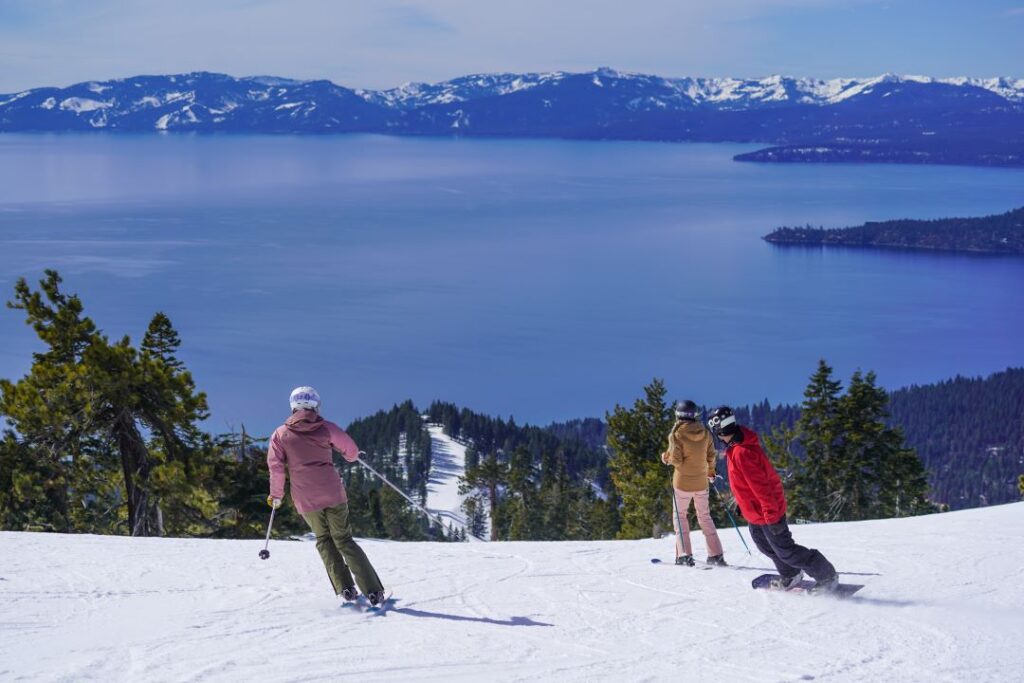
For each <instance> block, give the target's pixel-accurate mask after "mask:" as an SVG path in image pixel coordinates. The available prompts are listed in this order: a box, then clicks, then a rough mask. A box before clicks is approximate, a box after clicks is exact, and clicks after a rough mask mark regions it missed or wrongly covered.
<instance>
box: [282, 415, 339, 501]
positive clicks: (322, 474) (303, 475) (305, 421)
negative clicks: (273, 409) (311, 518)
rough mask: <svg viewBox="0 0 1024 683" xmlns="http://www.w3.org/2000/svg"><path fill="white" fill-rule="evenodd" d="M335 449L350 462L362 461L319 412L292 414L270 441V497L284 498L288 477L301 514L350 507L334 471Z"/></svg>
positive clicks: (335, 428) (335, 426)
mask: <svg viewBox="0 0 1024 683" xmlns="http://www.w3.org/2000/svg"><path fill="white" fill-rule="evenodd" d="M332 449H333V450H336V451H338V452H340V453H341V454H342V456H343V457H344V458H345V460H348V461H349V462H355V461H356V460H358V459H359V448H358V447H357V446H356V442H355V441H353V440H352V437H350V436H349V435H348V434H346V433H345V431H344V430H343V429H342V428H341V427H339V426H338V425H336V424H334V423H333V422H328V421H327V420H325V419H323V418H322V417H320V415H319V414H318V413H317V412H316V411H315V410H297V411H295V412H294V413H292V416H291V417H289V418H288V419H287V420H286V421H285V423H284V424H283V425H281V426H280V427H278V428H277V429H276V430H274V435H273V436H271V437H270V448H269V449H268V450H267V467H268V468H269V469H270V495H271V496H273V497H274V498H284V480H285V476H286V473H287V477H288V478H289V479H291V492H292V501H294V503H295V509H297V510H298V511H299V513H300V514H305V513H307V512H316V511H317V510H323V509H324V508H329V507H332V506H334V505H338V504H340V503H347V502H348V495H347V494H346V493H345V484H344V483H343V482H342V481H341V477H340V476H339V475H338V471H337V470H336V469H334V462H333V459H332V456H331V451H332Z"/></svg>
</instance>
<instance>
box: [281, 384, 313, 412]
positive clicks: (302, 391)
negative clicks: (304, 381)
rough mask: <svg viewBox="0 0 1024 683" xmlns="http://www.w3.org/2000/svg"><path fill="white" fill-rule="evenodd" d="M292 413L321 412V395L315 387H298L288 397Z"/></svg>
mask: <svg viewBox="0 0 1024 683" xmlns="http://www.w3.org/2000/svg"><path fill="white" fill-rule="evenodd" d="M288 403H290V404H291V406H292V412H293V413H294V412H295V411H296V410H320V394H318V393H317V392H316V389H314V388H313V387H296V388H295V389H293V390H292V395H291V396H289V397H288Z"/></svg>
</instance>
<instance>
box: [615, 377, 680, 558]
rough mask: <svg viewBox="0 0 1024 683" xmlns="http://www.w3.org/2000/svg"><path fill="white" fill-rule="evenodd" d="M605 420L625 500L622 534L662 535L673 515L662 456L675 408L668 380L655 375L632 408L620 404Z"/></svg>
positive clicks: (617, 483)
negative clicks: (667, 399) (667, 390)
mask: <svg viewBox="0 0 1024 683" xmlns="http://www.w3.org/2000/svg"><path fill="white" fill-rule="evenodd" d="M606 421H607V422H608V446H609V448H611V450H612V456H611V459H610V460H609V468H610V470H611V475H612V481H613V482H614V484H615V488H616V490H617V491H618V493H619V495H621V496H622V504H623V510H622V526H621V527H620V529H619V532H618V537H619V538H643V537H646V536H650V535H653V536H658V535H660V532H661V530H662V529H664V528H666V526H670V520H671V517H669V514H670V513H669V507H670V506H671V497H670V496H669V494H668V491H667V486H666V481H667V474H666V470H665V466H664V465H663V464H662V463H661V461H660V459H659V455H660V454H661V453H662V451H664V448H665V438H666V435H667V434H668V433H669V430H670V429H671V428H672V424H673V422H674V415H673V413H672V409H671V407H669V406H667V405H666V404H665V384H664V382H662V380H660V379H654V380H653V381H652V382H651V383H650V384H649V385H647V386H646V387H644V397H643V398H642V399H637V400H636V401H635V402H634V404H633V408H632V409H631V410H627V409H626V408H623V407H621V406H618V405H616V406H615V409H614V410H613V411H612V413H611V414H608V415H606Z"/></svg>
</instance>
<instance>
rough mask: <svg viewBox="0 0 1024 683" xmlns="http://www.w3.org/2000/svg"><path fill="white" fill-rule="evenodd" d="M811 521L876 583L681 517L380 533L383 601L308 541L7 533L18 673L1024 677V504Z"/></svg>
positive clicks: (4, 542) (0, 565) (2, 536)
mask: <svg viewBox="0 0 1024 683" xmlns="http://www.w3.org/2000/svg"><path fill="white" fill-rule="evenodd" d="M793 535H794V537H795V538H796V539H797V541H798V542H799V543H801V544H804V545H807V546H809V547H814V548H818V549H820V550H821V551H822V552H824V553H825V554H826V556H827V557H828V558H829V559H830V560H831V561H832V562H833V563H834V564H835V565H836V567H837V568H838V569H839V571H840V578H841V580H842V581H843V582H844V583H857V584H863V585H864V588H862V589H861V590H860V591H859V592H858V593H857V594H856V595H853V596H851V597H849V598H847V599H845V600H828V599H814V598H807V599H802V598H800V596H793V595H780V594H777V593H775V592H771V591H761V590H751V587H750V586H751V583H750V582H751V580H752V579H753V578H754V577H755V576H756V575H757V574H758V573H767V572H772V571H774V568H773V567H772V566H771V564H770V563H769V562H768V561H767V559H766V558H764V557H762V556H760V555H757V554H754V555H747V553H746V552H745V551H744V549H743V547H742V545H741V544H740V541H739V538H738V537H737V536H736V535H735V534H721V535H720V536H721V539H722V542H723V543H724V545H725V559H726V561H728V562H730V563H732V564H733V565H734V566H740V567H744V569H737V570H735V571H706V572H705V571H689V568H687V567H678V568H676V567H673V568H674V569H678V571H665V570H664V569H663V568H660V567H656V566H654V565H652V564H651V562H650V558H652V557H662V558H671V557H673V554H674V551H673V543H674V542H675V539H674V538H673V537H672V536H670V535H669V536H665V537H664V538H662V539H658V540H640V541H586V542H584V541H580V542H515V543H509V542H502V543H490V544H483V543H398V542H391V541H381V540H362V541H360V543H361V545H362V547H363V548H364V550H365V551H366V553H367V554H368V555H369V557H370V559H371V560H372V561H373V564H374V566H375V567H376V569H377V571H378V573H379V574H380V576H381V578H382V579H383V581H384V585H385V586H386V587H387V589H388V590H393V591H394V597H393V598H392V602H391V604H390V605H389V606H388V607H387V609H386V610H384V611H383V612H380V613H378V614H376V615H374V614H373V613H372V612H364V611H362V610H356V609H351V608H345V607H343V606H342V600H341V598H338V597H335V596H334V594H333V592H332V590H331V587H330V583H329V581H328V579H327V576H326V574H325V572H324V569H323V565H322V563H321V561H320V557H319V556H318V554H317V552H316V548H315V546H314V544H313V543H312V542H310V541H308V540H307V541H283V540H279V539H276V538H275V539H272V540H271V542H270V546H271V547H270V550H271V557H270V559H269V560H267V561H265V562H264V561H261V560H260V559H259V558H258V557H257V551H258V550H259V549H260V548H261V547H262V546H263V538H258V539H252V540H247V541H234V540H204V539H172V538H127V537H113V536H89V535H63V534H44V533H15V532H2V533H0V605H2V606H3V609H2V610H0V680H3V681H18V680H31V681H104V682H109V681H133V682H134V681H147V682H153V681H231V682H234V681H246V680H259V681H267V682H268V683H269V682H271V681H273V682H277V681H334V680H343V679H348V678H351V679H354V680H360V681H384V680H436V681H479V680H481V679H484V680H488V681H531V682H535V681H537V680H557V681H595V680H598V681H636V680H670V679H683V678H685V679H687V680H691V679H692V680H713V681H730V682H731V681H740V682H747V681H749V682H751V683H754V682H756V683H764V682H766V681H801V680H818V681H822V680H826V681H829V682H830V683H840V682H849V683H854V682H858V683H859V682H860V681H894V682H901V681H921V682H925V681H929V682H931V681H942V682H950V683H953V682H954V681H967V680H969V681H971V682H972V683H986V682H991V683H1005V682H1006V681H1015V680H1020V675H1021V671H1024V648H1021V643H1024V617H1022V615H1024V544H1021V542H1020V540H1021V538H1024V503H1014V504H1010V505H1003V506H997V507H988V508H979V509H973V510H964V511H958V512H951V513H944V514H936V515H930V516H926V517H914V518H906V519H892V520H878V521H864V522H846V523H832V524H813V525H794V526H793ZM730 537H731V538H730ZM694 550H695V553H696V554H697V555H698V556H701V554H702V553H703V552H704V551H705V550H706V549H705V548H704V547H703V539H702V538H701V537H700V536H699V535H697V536H696V537H695V538H694ZM746 568H749V569H746ZM755 572H756V573H755Z"/></svg>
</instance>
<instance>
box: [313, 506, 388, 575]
mask: <svg viewBox="0 0 1024 683" xmlns="http://www.w3.org/2000/svg"><path fill="white" fill-rule="evenodd" d="M302 517H303V519H305V520H306V524H309V528H310V529H312V530H313V533H314V534H316V549H317V552H319V553H320V558H321V559H322V560H323V561H324V567H325V568H326V569H327V576H328V577H330V579H331V585H332V586H334V593H335V594H336V595H340V594H341V591H343V590H344V589H346V588H352V587H353V586H354V585H356V582H358V584H359V590H360V591H361V592H362V593H363V595H367V594H369V593H373V592H376V591H380V590H383V589H384V586H382V585H381V583H380V579H379V578H378V577H377V572H376V571H374V569H373V565H371V564H370V560H369V559H367V557H366V553H364V552H363V549H362V548H360V547H359V546H358V545H356V542H355V540H354V539H353V538H352V525H351V524H349V521H348V503H341V504H339V505H334V506H332V507H329V508H324V509H323V510H317V511H315V512H307V513H305V514H304V515H302ZM350 567H351V569H352V570H351V571H349V568H350ZM353 573H354V574H355V575H356V578H355V582H354V581H353V580H352V574H353Z"/></svg>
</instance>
